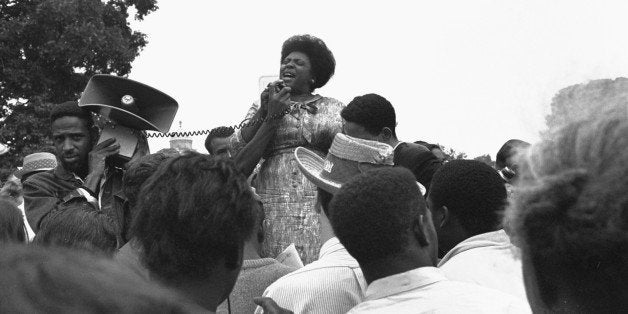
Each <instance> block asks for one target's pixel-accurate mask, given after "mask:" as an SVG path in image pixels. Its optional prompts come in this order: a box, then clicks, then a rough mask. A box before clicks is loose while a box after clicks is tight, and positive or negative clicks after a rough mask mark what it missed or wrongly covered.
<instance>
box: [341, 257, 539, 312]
mask: <svg viewBox="0 0 628 314" xmlns="http://www.w3.org/2000/svg"><path fill="white" fill-rule="evenodd" d="M529 311H530V310H529V308H528V307H526V305H525V304H523V303H522V302H521V301H520V300H518V299H517V298H515V297H512V296H510V295H507V294H505V293H502V292H500V291H497V290H492V289H488V288H484V287H480V286H477V285H473V284H469V283H463V282H456V281H450V280H448V279H447V278H446V277H445V276H444V275H443V274H442V273H441V271H440V270H439V269H438V268H436V267H420V268H416V269H413V270H410V271H407V272H404V273H400V274H396V275H392V276H388V277H385V278H381V279H378V280H375V281H373V282H372V283H371V284H370V285H369V286H368V288H367V290H366V295H365V298H364V301H363V302H362V303H360V304H358V305H357V306H356V307H354V308H353V309H351V311H349V313H350V314H357V313H395V314H404V313H529Z"/></svg>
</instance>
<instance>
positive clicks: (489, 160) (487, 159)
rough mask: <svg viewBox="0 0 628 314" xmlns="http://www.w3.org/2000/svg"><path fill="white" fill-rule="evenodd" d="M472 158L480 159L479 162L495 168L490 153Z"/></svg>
mask: <svg viewBox="0 0 628 314" xmlns="http://www.w3.org/2000/svg"><path fill="white" fill-rule="evenodd" d="M473 160H477V161H481V162H483V163H485V164H487V165H489V166H491V167H492V168H495V161H494V160H493V158H491V155H489V154H486V155H482V156H477V157H475V158H473Z"/></svg>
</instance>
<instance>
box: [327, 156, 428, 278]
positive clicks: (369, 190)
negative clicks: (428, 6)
mask: <svg viewBox="0 0 628 314" xmlns="http://www.w3.org/2000/svg"><path fill="white" fill-rule="evenodd" d="M330 207H331V213H330V214H331V217H330V220H331V224H332V226H333V228H334V231H335V233H336V236H337V237H338V239H339V240H340V242H341V243H342V244H343V245H344V246H345V247H346V248H347V251H348V252H349V254H351V256H353V257H354V258H355V259H356V260H357V261H358V263H359V264H360V266H361V267H362V269H363V270H364V272H365V275H367V273H369V272H370V271H371V270H372V268H373V267H381V265H383V264H387V263H389V262H391V261H395V260H406V261H408V260H412V261H414V262H413V263H422V264H423V266H434V265H435V264H436V250H437V248H436V246H437V239H436V233H435V231H434V226H433V225H432V219H431V215H430V212H429V211H428V210H427V208H426V205H425V200H424V199H423V197H422V196H421V192H420V191H419V187H418V185H417V183H416V180H415V178H414V175H412V173H411V172H410V170H408V169H405V168H382V169H376V170H373V171H369V172H366V173H364V174H361V175H358V176H356V177H354V178H352V179H351V180H350V181H349V182H347V183H345V184H343V185H342V187H341V188H340V190H339V191H338V193H337V194H336V195H334V198H333V199H332V200H331V203H330ZM369 276H370V279H371V280H372V279H373V277H372V276H371V275H369ZM375 279H377V278H375Z"/></svg>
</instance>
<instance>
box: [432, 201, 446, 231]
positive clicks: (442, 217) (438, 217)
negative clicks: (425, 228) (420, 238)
mask: <svg viewBox="0 0 628 314" xmlns="http://www.w3.org/2000/svg"><path fill="white" fill-rule="evenodd" d="M432 220H433V221H434V226H436V227H437V228H439V229H440V228H442V227H444V226H445V225H447V224H448V223H449V221H450V220H451V214H450V212H449V208H447V206H441V207H439V208H437V209H436V210H433V211H432Z"/></svg>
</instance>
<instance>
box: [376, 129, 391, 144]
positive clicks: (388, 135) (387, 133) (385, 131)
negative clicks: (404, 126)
mask: <svg viewBox="0 0 628 314" xmlns="http://www.w3.org/2000/svg"><path fill="white" fill-rule="evenodd" d="M379 136H380V137H381V138H382V139H383V140H384V141H386V142H388V141H389V140H390V139H391V138H392V130H391V129H390V128H389V127H384V128H382V131H381V132H380V133H379Z"/></svg>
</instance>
